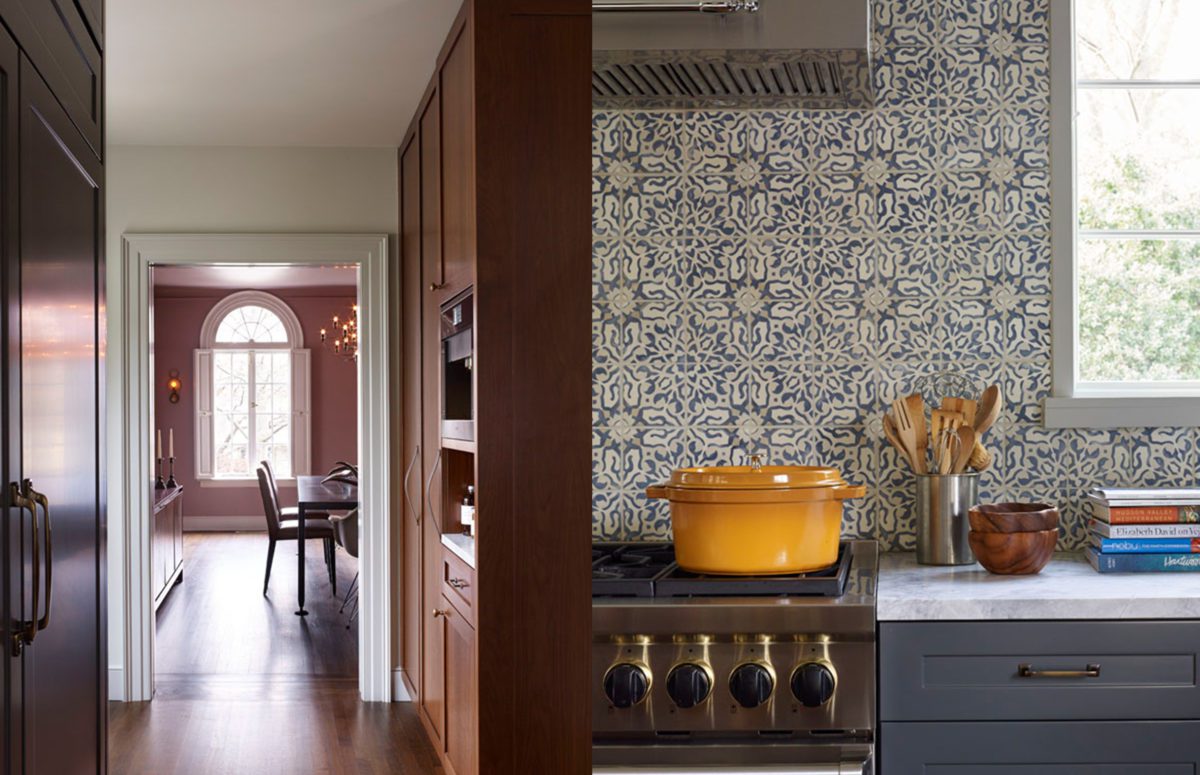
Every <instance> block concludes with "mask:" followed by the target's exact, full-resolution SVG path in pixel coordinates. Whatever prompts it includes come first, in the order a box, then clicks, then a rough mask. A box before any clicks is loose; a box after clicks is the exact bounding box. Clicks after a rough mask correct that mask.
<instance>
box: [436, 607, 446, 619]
mask: <svg viewBox="0 0 1200 775" xmlns="http://www.w3.org/2000/svg"><path fill="white" fill-rule="evenodd" d="M449 615H450V612H449V611H443V610H441V609H439V608H435V609H433V618H434V619H444V618H445V617H447V616H449Z"/></svg>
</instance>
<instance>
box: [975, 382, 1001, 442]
mask: <svg viewBox="0 0 1200 775" xmlns="http://www.w3.org/2000/svg"><path fill="white" fill-rule="evenodd" d="M1003 405H1004V399H1003V398H1002V397H1001V396H1000V386H999V385H988V387H987V390H984V391H983V395H982V396H980V397H979V409H978V411H976V412H975V435H976V436H982V435H983V433H984V432H985V431H987V429H988V428H991V427H992V425H993V423H995V422H996V419H997V418H998V417H999V416H1000V410H1001V408H1003Z"/></svg>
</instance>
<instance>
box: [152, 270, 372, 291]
mask: <svg viewBox="0 0 1200 775" xmlns="http://www.w3.org/2000/svg"><path fill="white" fill-rule="evenodd" d="M357 284H358V270H357V269H355V268H354V267H344V266H317V267H312V266H156V267H154V285H155V286H157V287H161V286H169V287H171V288H194V289H201V288H216V289H222V290H230V291H236V290H246V289H263V288H271V289H284V288H314V287H325V286H339V287H354V286H355V285H357Z"/></svg>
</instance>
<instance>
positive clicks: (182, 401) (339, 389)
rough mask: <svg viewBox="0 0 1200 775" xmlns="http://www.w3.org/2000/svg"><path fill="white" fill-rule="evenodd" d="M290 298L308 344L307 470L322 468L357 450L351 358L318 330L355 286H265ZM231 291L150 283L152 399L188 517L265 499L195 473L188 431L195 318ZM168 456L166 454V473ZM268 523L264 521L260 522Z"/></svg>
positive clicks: (241, 510)
mask: <svg viewBox="0 0 1200 775" xmlns="http://www.w3.org/2000/svg"><path fill="white" fill-rule="evenodd" d="M256 290H265V291H268V292H270V293H273V294H274V295H276V296H278V297H279V298H281V299H283V300H284V301H285V302H287V304H288V306H290V307H291V308H292V310H293V311H294V312H295V313H296V317H298V318H299V319H300V325H301V327H302V329H303V331H304V346H305V347H307V348H309V349H310V350H311V351H312V473H324V472H325V471H327V470H328V469H329V468H330V467H331V466H332V465H333V464H334V463H335V462H336V461H338V460H348V461H351V462H354V461H356V460H357V457H358V406H357V397H356V384H357V373H356V368H355V365H354V362H353V361H347V360H346V359H344V358H342V357H340V356H338V355H334V354H333V353H332V352H330V351H328V350H326V349H325V348H324V347H322V346H321V343H320V339H319V338H318V332H319V331H320V330H321V328H322V327H326V328H328V327H329V320H330V319H331V318H332V317H333V316H334V315H339V316H344V315H345V313H346V312H347V311H348V310H349V308H350V305H351V304H353V303H354V301H355V291H354V289H353V288H345V287H324V288H302V289H294V288H293V289H283V290H273V289H271V288H262V289H256ZM232 292H233V291H227V290H212V289H190V288H174V287H157V288H155V291H154V375H155V383H154V395H155V401H154V407H155V416H156V420H155V422H156V424H157V427H158V428H161V429H162V433H163V455H164V456H165V455H166V446H167V430H168V429H170V428H174V429H175V478H176V479H178V480H179V482H180V483H181V484H182V485H183V486H184V487H185V488H186V489H185V491H184V499H183V508H184V515H185V516H188V517H225V516H237V517H242V516H258V515H261V514H262V513H263V508H262V499H261V498H260V497H259V494H258V487H257V485H256V486H254V487H236V486H235V487H200V486H199V485H198V484H197V483H196V479H195V476H194V471H195V467H194V463H193V457H194V455H195V449H194V445H193V436H194V433H193V431H194V428H195V419H194V414H193V412H194V411H195V402H194V399H195V395H196V383H195V377H194V375H193V372H192V351H193V350H195V349H196V348H197V347H199V346H200V326H201V324H203V322H204V317H205V316H206V315H207V314H208V311H209V310H210V309H212V306H213V305H214V304H215V303H216V302H217V301H219V300H220V299H222V298H224V297H225V296H227V295H228V294H230V293H232ZM171 369H177V370H178V371H179V378H180V380H181V381H182V382H183V388H182V390H181V391H180V396H179V403H177V404H172V403H171V402H170V401H168V400H167V396H168V390H167V388H166V384H167V379H168V374H169V372H170V371H171ZM166 469H167V463H166V461H164V462H163V477H164V478H165V477H166V475H167V474H166ZM280 497H281V499H282V500H283V503H284V505H294V504H295V500H296V495H295V488H294V487H292V488H289V487H286V486H285V485H281V491H280ZM263 527H264V529H265V527H266V523H265V522H264V523H263Z"/></svg>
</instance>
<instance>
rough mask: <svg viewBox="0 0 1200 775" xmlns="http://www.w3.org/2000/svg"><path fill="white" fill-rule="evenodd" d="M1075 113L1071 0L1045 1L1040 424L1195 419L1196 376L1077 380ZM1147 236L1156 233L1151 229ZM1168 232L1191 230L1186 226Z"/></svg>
mask: <svg viewBox="0 0 1200 775" xmlns="http://www.w3.org/2000/svg"><path fill="white" fill-rule="evenodd" d="M1075 119H1076V106H1075V2H1074V0H1050V127H1051V128H1050V158H1051V192H1050V194H1051V202H1052V215H1051V227H1052V230H1053V231H1052V234H1051V250H1052V253H1053V276H1052V282H1053V312H1052V319H1051V335H1052V337H1053V344H1052V348H1051V352H1052V378H1053V389H1052V391H1051V397H1050V398H1047V399H1046V401H1045V405H1044V407H1043V409H1044V411H1043V417H1044V422H1045V425H1046V427H1047V428H1130V427H1180V426H1196V425H1200V382H1178V383H1162V382H1160V383H1151V382H1148V383H1143V384H1138V385H1136V386H1135V385H1133V384H1131V383H1092V384H1090V385H1088V386H1087V387H1084V386H1083V385H1081V383H1080V380H1079V371H1078V347H1079V317H1078V304H1077V299H1078V287H1079V286H1078V276H1077V264H1076V260H1075V259H1076V255H1077V253H1076V243H1077V238H1078V234H1077V219H1076V212H1077V199H1076V195H1077V191H1076V169H1075V128H1076V123H1075ZM1131 236H1137V234H1132V233H1131ZM1153 236H1160V235H1158V233H1157V232H1155V234H1154V235H1153ZM1174 236H1176V237H1185V236H1197V235H1195V234H1193V233H1191V232H1186V233H1179V234H1175V235H1174Z"/></svg>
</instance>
